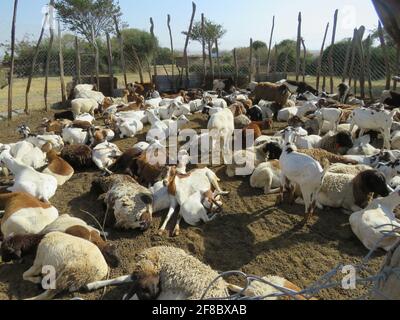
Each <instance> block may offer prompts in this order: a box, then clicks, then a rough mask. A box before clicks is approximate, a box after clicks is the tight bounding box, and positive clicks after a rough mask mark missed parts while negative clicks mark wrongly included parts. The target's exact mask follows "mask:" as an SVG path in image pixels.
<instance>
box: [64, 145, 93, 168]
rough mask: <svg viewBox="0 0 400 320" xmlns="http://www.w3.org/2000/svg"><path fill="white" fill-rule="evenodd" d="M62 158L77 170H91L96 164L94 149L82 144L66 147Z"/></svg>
mask: <svg viewBox="0 0 400 320" xmlns="http://www.w3.org/2000/svg"><path fill="white" fill-rule="evenodd" d="M61 158H63V159H64V160H65V161H67V162H68V163H69V164H70V165H71V166H72V167H73V168H74V169H75V170H83V169H89V168H91V167H92V166H93V164H94V163H93V160H92V149H90V148H89V147H88V146H87V145H82V144H78V145H70V146H66V147H65V148H64V149H63V150H62V152H61Z"/></svg>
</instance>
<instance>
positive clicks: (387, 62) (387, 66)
mask: <svg viewBox="0 0 400 320" xmlns="http://www.w3.org/2000/svg"><path fill="white" fill-rule="evenodd" d="M378 33H379V40H380V42H381V47H382V51H383V57H384V59H385V70H386V87H385V89H386V90H390V84H391V82H392V79H391V76H390V60H389V54H388V50H387V46H386V42H385V37H384V35H383V28H382V24H381V22H380V21H379V24H378Z"/></svg>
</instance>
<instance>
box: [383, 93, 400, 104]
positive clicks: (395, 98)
mask: <svg viewBox="0 0 400 320" xmlns="http://www.w3.org/2000/svg"><path fill="white" fill-rule="evenodd" d="M380 102H381V103H384V104H387V105H389V106H391V107H395V108H399V107H400V94H398V93H397V92H395V91H390V90H384V91H383V92H382V96H381V100H380Z"/></svg>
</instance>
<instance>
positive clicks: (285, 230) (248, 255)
mask: <svg viewBox="0 0 400 320" xmlns="http://www.w3.org/2000/svg"><path fill="white" fill-rule="evenodd" d="M51 113H52V112H50V113H49V114H44V113H40V112H33V113H32V114H31V115H29V116H23V117H19V118H18V119H16V120H14V121H13V122H11V123H10V124H8V123H6V122H2V123H1V122H0V142H1V143H9V142H15V141H17V140H18V139H19V137H18V136H17V134H16V133H15V128H16V126H17V125H18V124H21V123H26V124H27V125H28V126H30V127H31V129H34V128H35V127H36V126H37V125H38V124H39V123H40V121H41V119H42V118H43V117H49V116H51ZM192 120H194V121H192V124H191V126H192V127H194V128H198V129H200V128H205V127H206V122H205V121H204V120H203V119H202V118H201V116H195V117H194V118H192ZM138 138H139V139H141V138H142V136H139V137H138ZM136 142H137V138H135V139H126V140H123V141H117V142H116V144H117V145H118V146H119V147H120V148H121V150H123V151H124V150H126V149H127V148H129V147H130V146H133V145H134V144H135V143H136ZM213 169H215V171H216V173H217V175H218V176H219V177H220V178H221V180H222V187H223V189H225V190H228V191H230V195H229V196H227V197H226V198H224V204H225V206H224V213H223V214H222V215H221V216H219V217H218V218H217V219H216V220H215V221H213V222H211V223H209V224H207V225H203V226H201V227H198V228H193V227H189V226H187V225H185V224H184V223H182V227H183V228H182V232H181V235H180V236H179V237H177V238H172V237H168V236H164V237H160V236H158V235H157V230H158V228H159V227H160V224H161V219H162V218H163V217H164V216H165V213H163V214H156V215H155V219H154V222H153V225H152V227H151V228H150V229H149V230H148V231H146V232H145V233H141V232H139V231H120V230H114V229H109V230H106V231H108V232H109V239H110V240H111V241H112V242H113V243H114V244H115V245H116V246H117V248H118V252H119V254H120V256H121V260H122V264H121V267H119V268H118V269H115V270H112V271H111V277H116V276H121V275H126V274H129V273H130V272H131V270H132V264H133V258H134V256H135V254H136V253H138V252H140V251H141V250H143V249H145V248H149V247H152V246H159V245H170V246H176V247H179V248H182V249H184V250H185V251H187V252H189V253H191V254H193V255H194V256H196V257H197V258H199V259H200V260H202V261H203V262H205V263H207V264H209V265H211V267H212V268H214V269H216V270H218V271H230V270H241V271H243V272H245V273H247V274H254V275H258V276H265V275H279V276H283V277H285V278H287V279H288V280H290V281H292V282H294V283H296V284H297V285H299V286H300V287H304V286H307V285H310V284H312V283H313V282H314V281H316V280H317V279H319V278H320V277H321V276H322V275H324V274H325V273H326V272H328V271H329V270H331V269H332V268H334V267H336V266H337V265H339V264H343V265H347V264H357V263H359V262H360V261H361V260H362V258H363V257H364V256H365V255H366V254H367V253H368V251H367V250H366V249H365V248H364V247H363V245H362V244H361V242H360V241H359V240H358V239H357V238H356V236H355V235H354V234H353V233H352V231H351V228H350V225H349V222H348V219H349V217H348V216H346V215H344V214H342V213H341V212H340V211H337V210H324V211H323V212H321V211H318V214H317V215H316V216H315V217H314V219H313V221H312V223H311V224H310V226H309V227H305V228H304V229H299V228H298V224H299V223H300V222H301V221H302V218H303V216H302V213H303V210H304V207H302V206H297V205H296V206H288V205H283V206H280V207H279V208H277V207H275V200H276V197H275V196H265V195H264V194H263V190H254V189H252V188H251V187H250V185H249V178H234V179H230V178H228V177H227V176H226V175H225V170H224V167H217V168H213ZM98 175H99V173H98V172H97V171H90V172H78V173H76V174H75V175H74V176H73V178H72V179H71V180H70V181H69V182H68V183H67V184H66V185H64V186H63V187H62V188H60V189H59V190H58V191H57V194H56V196H55V197H54V198H53V199H52V203H53V204H54V205H55V206H56V207H57V208H58V210H59V212H60V214H66V213H68V214H72V215H75V216H77V217H80V218H83V219H84V220H86V221H87V222H89V223H91V224H93V225H94V223H95V222H94V221H93V219H92V218H91V217H90V216H88V215H87V214H85V213H84V212H83V211H87V212H89V213H91V214H93V215H94V216H96V217H97V218H98V219H101V218H102V216H103V214H104V209H103V205H102V203H101V202H100V201H97V197H98V194H96V193H95V192H94V191H92V190H91V184H92V181H93V179H94V178H95V177H96V176H98ZM169 229H170V230H172V228H171V226H170V228H169ZM383 258H384V252H383V251H379V252H377V253H375V254H374V256H373V259H372V260H371V263H370V267H371V270H372V271H377V270H378V269H379V267H380V265H381V263H382V260H383ZM31 262H32V259H30V258H27V259H25V260H24V261H23V262H22V263H21V264H18V263H14V264H0V299H23V298H28V297H32V296H34V295H37V294H39V293H40V291H39V290H38V288H37V287H36V286H35V285H33V284H31V283H29V282H25V281H23V280H22V274H23V272H24V271H26V270H27V269H28V268H29V267H30V265H31ZM229 280H230V281H231V282H238V281H240V279H235V278H233V279H229ZM127 289H128V288H127V287H126V286H125V287H120V288H109V289H107V291H106V292H105V293H104V292H103V291H99V292H96V293H92V294H76V296H79V297H82V298H84V299H107V300H110V299H117V300H118V299H121V298H122V296H123V294H124V293H126V291H127ZM364 293H365V288H362V287H359V288H357V290H350V291H349V290H342V289H332V290H326V291H323V292H321V294H320V296H319V298H321V299H351V298H357V297H360V296H361V295H362V294H364ZM71 297H73V296H72V295H68V294H66V295H62V296H60V297H59V298H61V299H68V298H71Z"/></svg>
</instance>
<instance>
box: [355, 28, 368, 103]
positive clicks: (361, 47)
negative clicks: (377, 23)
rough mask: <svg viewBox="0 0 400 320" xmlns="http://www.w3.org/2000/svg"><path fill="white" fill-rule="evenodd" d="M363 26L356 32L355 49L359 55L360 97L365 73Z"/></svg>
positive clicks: (362, 93)
mask: <svg viewBox="0 0 400 320" xmlns="http://www.w3.org/2000/svg"><path fill="white" fill-rule="evenodd" d="M364 32H365V27H364V26H361V27H360V29H359V30H358V33H357V49H358V53H359V57H360V73H359V80H360V95H361V99H364V98H365V73H366V65H365V52H364V45H363V40H362V39H363V38H364Z"/></svg>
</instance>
